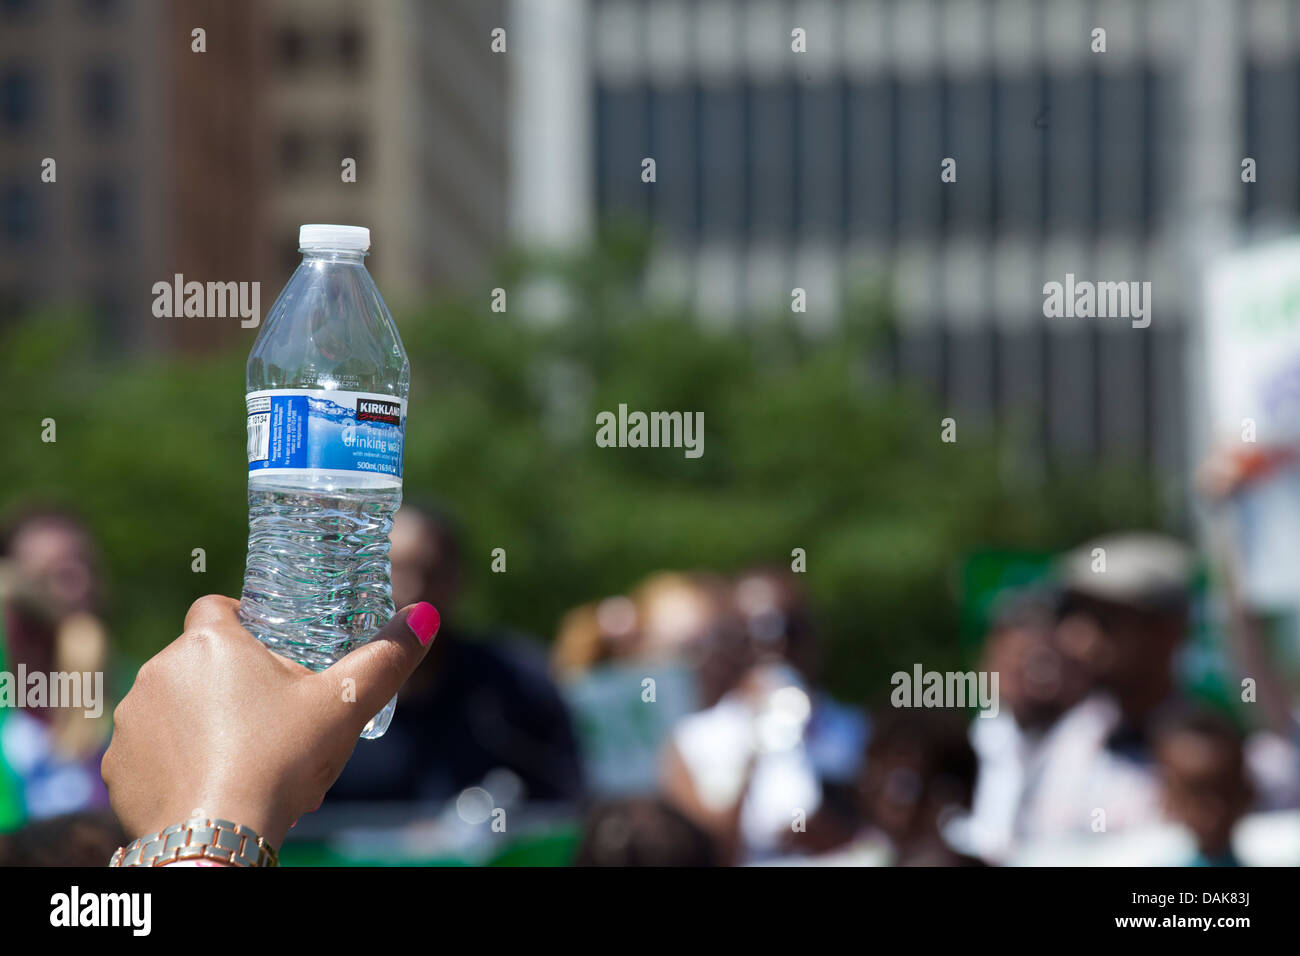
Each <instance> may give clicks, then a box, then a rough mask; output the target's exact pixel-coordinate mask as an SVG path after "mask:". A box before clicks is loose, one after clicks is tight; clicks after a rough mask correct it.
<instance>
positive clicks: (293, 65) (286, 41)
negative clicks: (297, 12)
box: [275, 27, 307, 71]
mask: <svg viewBox="0 0 1300 956" xmlns="http://www.w3.org/2000/svg"><path fill="white" fill-rule="evenodd" d="M275 59H276V62H277V63H279V65H280V67H281V69H284V70H286V71H290V70H297V69H300V68H301V67H302V65H303V62H304V61H305V60H306V59H307V38H306V37H305V36H303V33H302V31H301V30H299V29H298V28H297V27H281V28H280V29H279V30H278V31H277V32H276V35H275Z"/></svg>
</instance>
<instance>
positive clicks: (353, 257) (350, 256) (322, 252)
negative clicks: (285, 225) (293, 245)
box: [298, 249, 366, 265]
mask: <svg viewBox="0 0 1300 956" xmlns="http://www.w3.org/2000/svg"><path fill="white" fill-rule="evenodd" d="M298 251H299V252H301V253H302V261H303V262H347V263H352V264H355V265H362V264H364V262H365V258H366V253H364V252H361V251H360V250H357V249H299V250H298Z"/></svg>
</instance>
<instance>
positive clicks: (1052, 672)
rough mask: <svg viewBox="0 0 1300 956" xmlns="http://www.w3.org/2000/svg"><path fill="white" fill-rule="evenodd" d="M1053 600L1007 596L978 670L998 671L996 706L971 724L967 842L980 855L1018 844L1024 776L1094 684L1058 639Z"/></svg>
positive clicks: (1035, 592) (1036, 592) (993, 855)
mask: <svg viewBox="0 0 1300 956" xmlns="http://www.w3.org/2000/svg"><path fill="white" fill-rule="evenodd" d="M1057 603H1058V599H1057V596H1056V595H1055V593H1054V592H1052V591H1050V590H1047V589H1031V590H1028V591H1024V592H1015V593H1012V594H1009V595H1007V596H1006V597H1004V598H1003V600H1002V601H1001V602H1000V603H999V606H998V607H997V608H996V610H995V612H994V615H993V625H992V628H991V630H990V633H989V636H988V638H987V640H986V641H985V644H984V653H983V659H982V661H981V663H980V669H981V670H983V671H986V672H989V673H996V674H997V675H998V705H999V706H998V710H997V713H996V714H994V715H993V716H991V717H989V716H981V717H980V718H979V719H977V720H973V721H971V745H972V746H973V747H974V748H975V753H976V754H977V755H978V757H979V764H980V774H979V783H978V785H977V786H976V789H975V799H974V804H973V807H972V812H971V815H970V819H969V821H968V822H967V824H966V827H967V832H966V836H965V839H966V841H967V844H968V845H969V846H970V848H971V849H972V850H973V851H974V852H977V853H978V855H980V856H981V857H983V858H984V859H987V860H990V861H994V862H1004V861H1006V860H1007V859H1008V858H1009V857H1010V856H1011V854H1012V852H1013V851H1014V849H1015V834H1016V824H1017V818H1018V815H1019V813H1020V810H1021V807H1020V803H1021V797H1022V794H1023V792H1024V787H1025V781H1026V780H1027V779H1028V778H1030V777H1032V775H1033V774H1034V773H1035V772H1036V768H1037V766H1038V763H1039V761H1040V760H1041V759H1042V756H1043V754H1044V753H1045V752H1050V750H1051V747H1052V743H1051V741H1052V734H1053V732H1054V730H1055V729H1056V728H1057V727H1058V726H1059V724H1058V721H1059V718H1060V717H1061V715H1062V714H1064V713H1065V712H1066V711H1068V710H1069V709H1070V708H1071V707H1073V706H1074V705H1075V704H1077V703H1079V702H1080V701H1081V700H1082V699H1083V697H1084V696H1085V694H1086V693H1087V692H1088V691H1089V690H1090V689H1091V683H1090V680H1089V675H1088V674H1087V672H1086V671H1085V669H1084V667H1083V665H1082V664H1081V662H1080V661H1079V660H1078V659H1077V658H1076V657H1073V656H1071V655H1067V654H1065V653H1063V652H1062V650H1061V648H1060V646H1059V644H1058V643H1057V629H1056V626H1055V625H1056V613H1057Z"/></svg>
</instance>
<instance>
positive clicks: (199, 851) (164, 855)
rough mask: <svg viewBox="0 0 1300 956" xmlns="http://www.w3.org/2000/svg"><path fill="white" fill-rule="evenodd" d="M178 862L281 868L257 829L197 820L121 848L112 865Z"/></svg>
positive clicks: (187, 821)
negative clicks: (195, 861) (205, 862)
mask: <svg viewBox="0 0 1300 956" xmlns="http://www.w3.org/2000/svg"><path fill="white" fill-rule="evenodd" d="M178 860H220V861H221V862H222V863H229V864H231V865H232V866H279V865H280V860H279V857H278V856H277V855H276V852H275V848H274V847H272V846H271V844H269V843H267V842H266V841H265V840H264V839H262V837H260V836H259V835H258V834H257V832H256V831H254V830H253V829H251V828H249V827H246V826H242V825H240V824H237V823H231V822H230V821H229V820H208V819H204V818H202V817H195V818H193V819H190V820H186V821H185V822H184V823H174V824H172V825H171V826H169V827H168V828H167V829H165V830H162V831H160V832H158V833H151V834H150V835H149V836H143V837H140V839H138V840H135V841H133V842H131V843H129V844H127V845H126V846H123V847H118V849H117V852H116V853H114V854H113V858H112V859H111V860H109V861H108V865H109V866H166V865H167V864H168V863H175V862H177V861H178Z"/></svg>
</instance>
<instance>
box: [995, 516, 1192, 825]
mask: <svg viewBox="0 0 1300 956" xmlns="http://www.w3.org/2000/svg"><path fill="white" fill-rule="evenodd" d="M1058 570H1059V576H1060V579H1061V585H1062V599H1061V608H1060V613H1059V617H1058V624H1057V633H1056V640H1057V642H1058V644H1059V647H1060V650H1061V652H1062V653H1063V654H1065V655H1067V656H1068V657H1070V658H1072V659H1073V660H1075V661H1076V662H1078V663H1080V664H1082V665H1083V667H1084V668H1085V669H1086V670H1087V672H1088V673H1089V674H1090V675H1091V678H1092V680H1093V682H1094V684H1095V690H1094V691H1093V692H1092V693H1091V694H1089V695H1088V696H1087V697H1085V698H1084V699H1083V700H1082V701H1081V702H1080V703H1078V704H1076V705H1075V706H1074V707H1072V708H1071V709H1070V710H1069V711H1067V712H1066V713H1065V714H1064V715H1063V716H1062V717H1061V718H1060V720H1059V721H1058V722H1057V725H1056V726H1055V727H1054V728H1053V729H1052V731H1051V732H1050V734H1049V735H1048V737H1047V738H1046V739H1045V740H1044V741H1043V745H1042V747H1041V748H1039V750H1038V752H1037V753H1036V754H1035V756H1034V759H1033V762H1032V766H1030V767H1028V768H1027V772H1026V776H1025V786H1024V790H1023V792H1022V796H1021V803H1020V810H1019V813H1018V814H1017V831H1018V837H1019V841H1018V842H1019V843H1020V844H1021V845H1022V846H1023V845H1024V844H1025V843H1026V842H1032V841H1034V840H1036V839H1050V838H1053V837H1065V836H1069V835H1076V834H1077V835H1082V834H1087V833H1102V832H1108V831H1111V830H1119V829H1123V828H1126V827H1132V826H1140V825H1146V824H1152V823H1156V822H1158V821H1159V820H1160V818H1161V810H1160V806H1161V804H1160V790H1159V781H1158V778H1157V773H1156V768H1155V765H1154V756H1153V751H1152V741H1151V739H1150V735H1151V730H1152V727H1153V723H1154V718H1155V717H1156V716H1157V714H1158V713H1159V712H1161V711H1162V710H1163V709H1164V708H1165V707H1167V706H1169V705H1172V704H1173V703H1175V702H1176V701H1177V698H1178V691H1177V688H1176V685H1175V679H1174V671H1173V660H1174V655H1175V653H1176V651H1177V650H1178V648H1179V646H1180V645H1181V643H1182V641H1183V638H1184V636H1185V635H1186V633H1187V625H1188V612H1189V604H1190V601H1189V596H1190V585H1191V576H1192V570H1193V558H1192V554H1191V552H1190V551H1189V550H1188V549H1187V548H1186V547H1185V546H1184V545H1182V544H1181V543H1179V542H1178V541H1175V540H1173V539H1171V538H1168V537H1165V536H1163V535H1157V534H1150V533H1124V534H1116V535H1110V536H1106V537H1103V538H1099V539H1097V540H1095V541H1091V542H1089V543H1087V544H1085V545H1083V546H1081V547H1079V548H1077V549H1075V550H1074V551H1072V552H1070V553H1068V554H1067V555H1065V556H1064V558H1063V559H1062V560H1061V562H1060V565H1059V568H1058Z"/></svg>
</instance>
